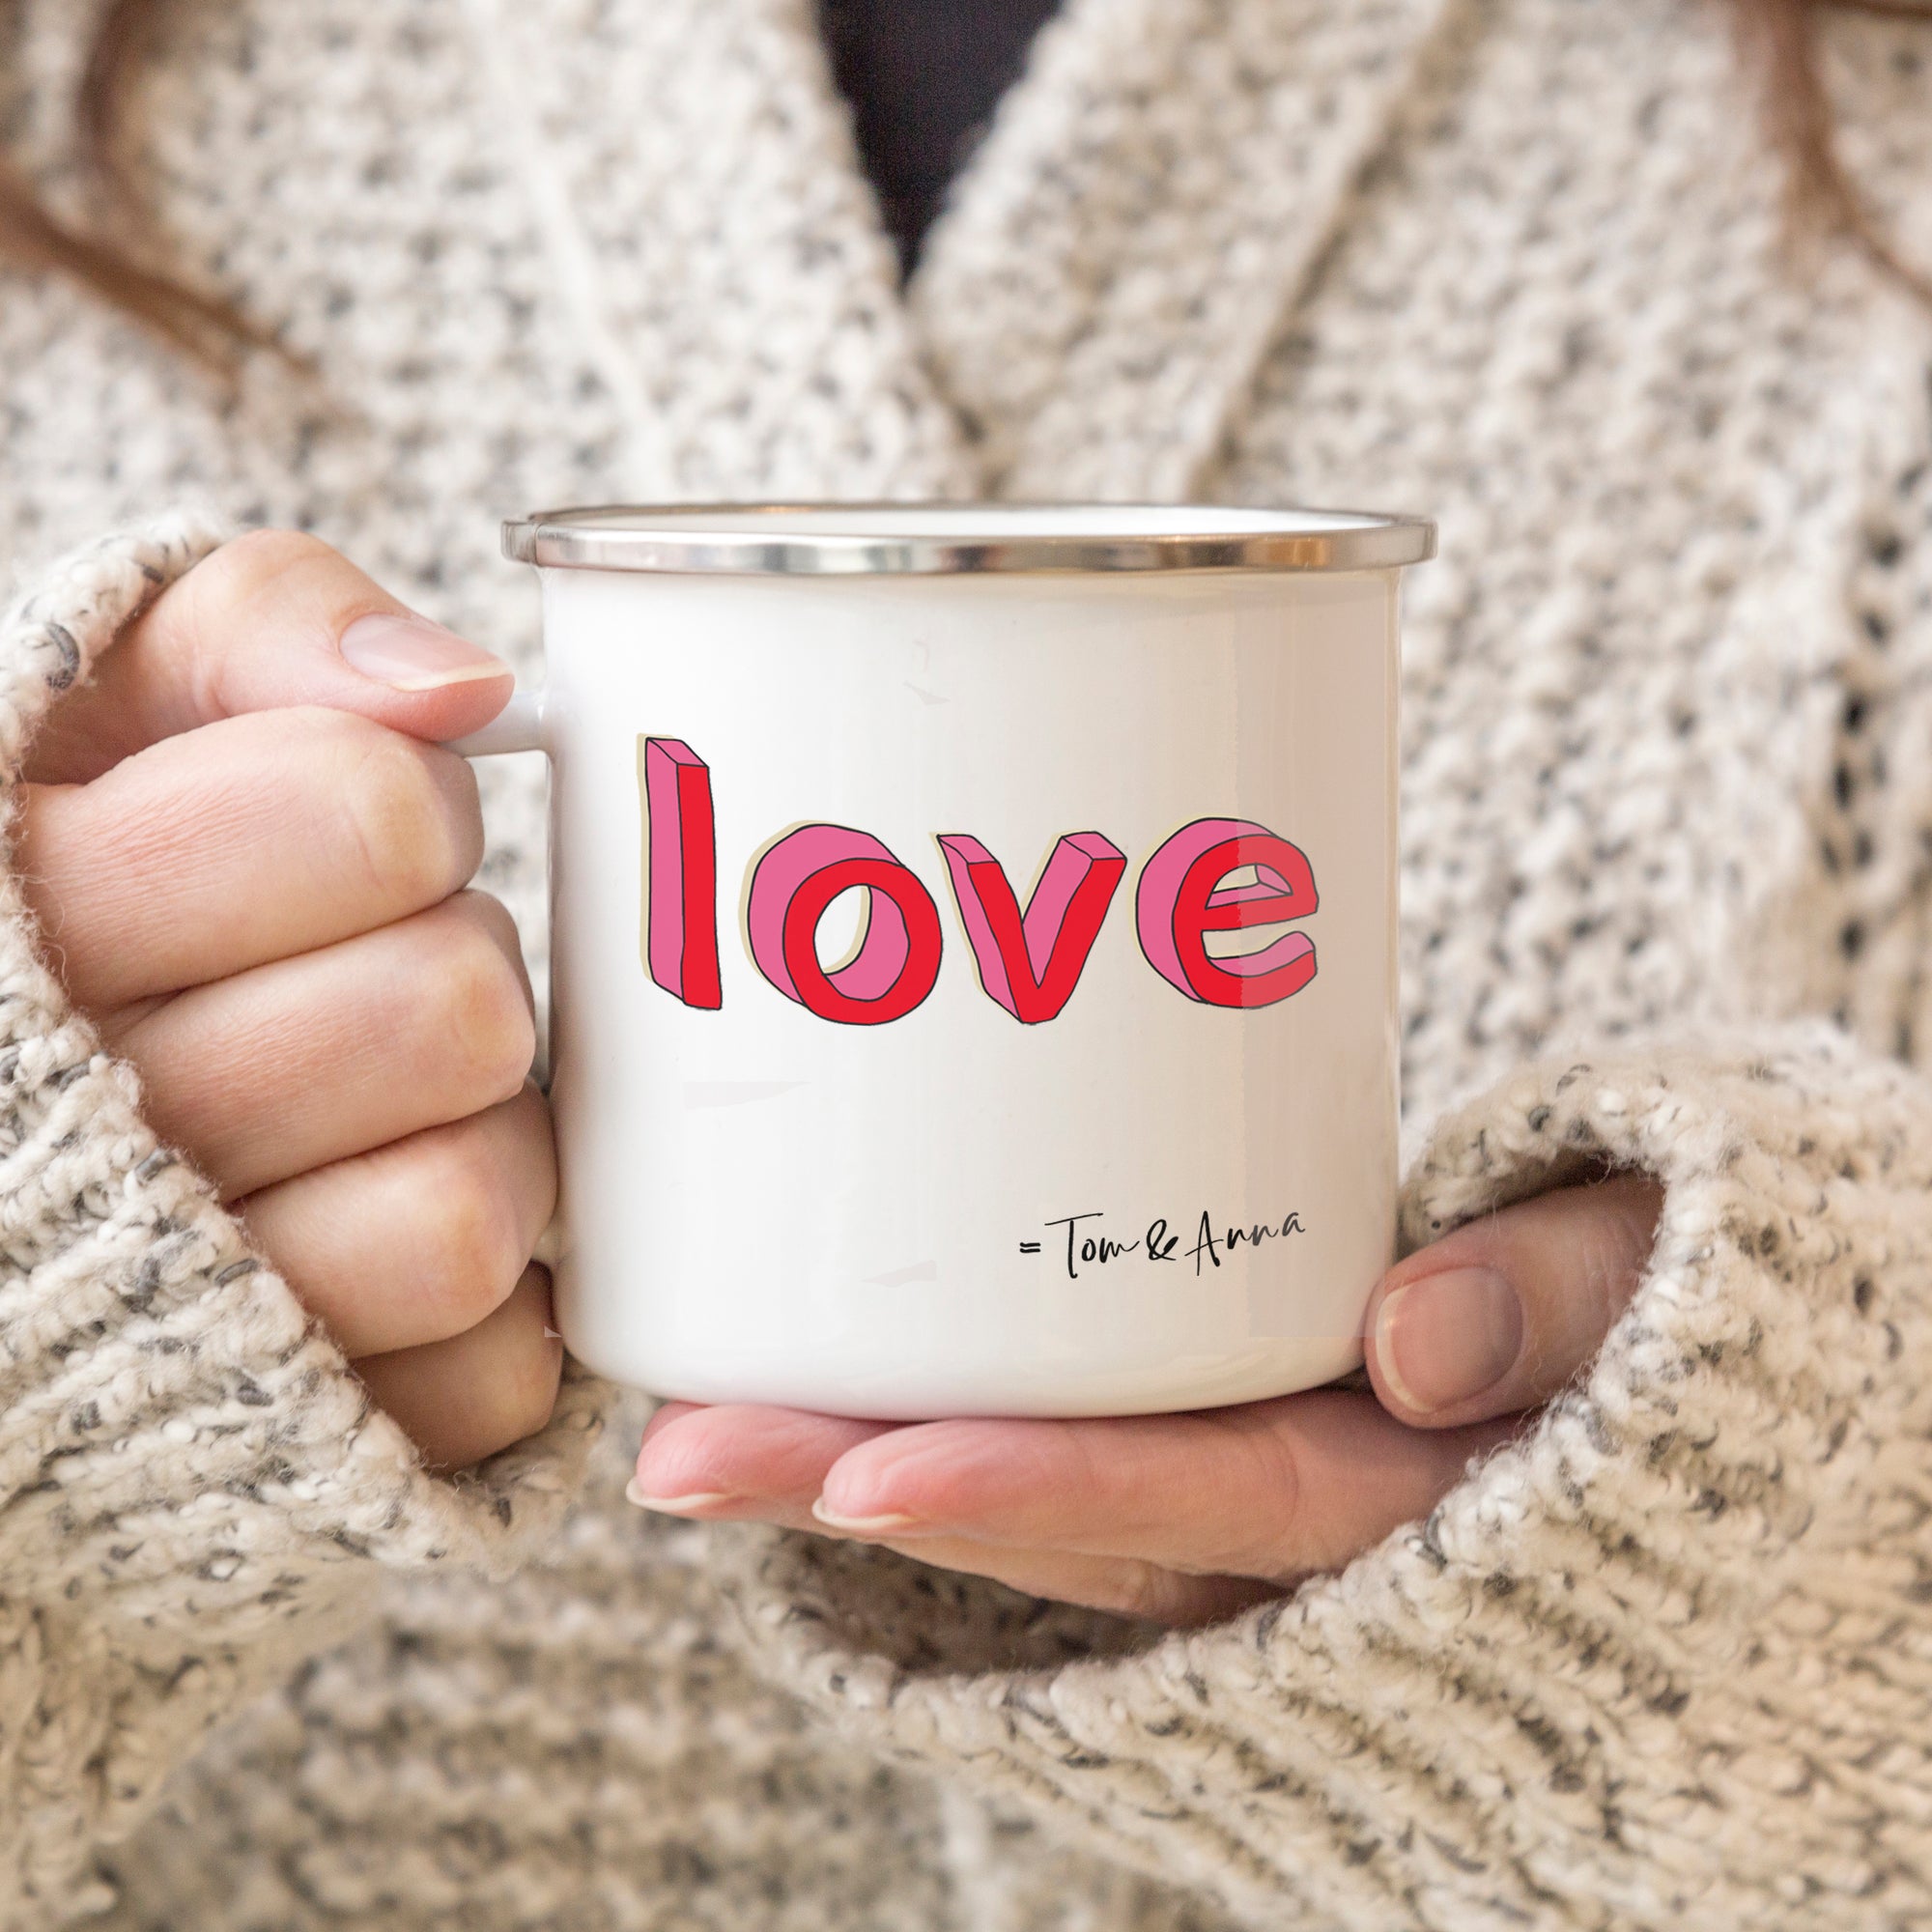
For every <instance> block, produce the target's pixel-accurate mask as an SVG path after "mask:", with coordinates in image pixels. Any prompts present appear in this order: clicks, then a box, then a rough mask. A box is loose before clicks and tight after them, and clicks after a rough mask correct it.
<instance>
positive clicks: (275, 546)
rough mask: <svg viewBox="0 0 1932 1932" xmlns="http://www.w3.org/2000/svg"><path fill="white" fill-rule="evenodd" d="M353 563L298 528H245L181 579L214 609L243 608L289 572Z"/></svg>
mask: <svg viewBox="0 0 1932 1932" xmlns="http://www.w3.org/2000/svg"><path fill="white" fill-rule="evenodd" d="M353 567H354V566H352V565H351V564H349V563H348V561H347V560H346V559H345V558H344V557H342V556H341V555H340V554H338V553H336V552H335V551H333V550H331V549H330V548H329V547H328V545H327V544H326V543H324V542H323V541H322V539H321V538H320V537H313V536H310V535H308V534H307V533H306V532H305V531H302V530H284V529H266V530H248V531H246V532H244V533H243V534H242V535H241V536H239V537H233V538H231V539H230V540H229V541H228V542H227V543H225V544H223V545H222V546H221V547H220V548H219V549H218V550H215V551H213V552H212V553H211V554H209V555H208V556H207V557H206V558H204V559H203V561H202V562H201V563H200V564H199V565H197V566H196V568H195V569H194V571H193V572H192V573H190V576H189V578H188V579H187V580H186V581H188V582H193V583H194V585H195V589H196V592H197V594H198V595H200V596H203V597H206V598H208V599H210V600H212V602H213V605H214V607H215V609H216V610H227V609H232V608H240V607H244V606H246V605H248V604H250V603H252V602H253V601H254V600H255V598H256V597H258V596H260V595H261V593H262V592H263V591H265V590H267V589H269V588H270V586H272V585H274V584H277V583H280V582H283V581H284V580H286V579H287V578H289V577H290V576H291V575H292V574H293V573H297V572H308V571H312V570H315V569H317V568H322V569H328V570H334V569H343V570H348V569H352V568H353Z"/></svg>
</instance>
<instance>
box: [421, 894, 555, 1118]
mask: <svg viewBox="0 0 1932 1932" xmlns="http://www.w3.org/2000/svg"><path fill="white" fill-rule="evenodd" d="M466 896H467V895H466ZM440 926H441V930H442V933H443V939H442V944H441V948H440V951H441V954H442V956H441V957H440V959H439V960H437V961H436V962H435V970H436V983H437V986H438V990H439V997H440V1001H441V1004H442V1009H443V1017H444V1023H445V1026H446V1028H447V1031H448V1036H449V1041H450V1046H451V1050H452V1052H453V1054H454V1056H455V1060H456V1064H457V1065H460V1066H461V1067H462V1068H463V1069H464V1070H465V1071H466V1072H467V1074H468V1075H469V1079H470V1081H471V1083H472V1084H473V1086H474V1088H475V1090H476V1096H477V1103H478V1104H479V1105H494V1104H495V1103H496V1102H497V1101H499V1100H508V1099H510V1098H512V1097H513V1096H514V1095H516V1094H519V1093H521V1092H522V1091H523V1084H524V1078H525V1076H526V1074H527V1073H528V1072H529V1070H530V1063H531V1062H532V1061H533V1060H534V1059H535V1058H536V1023H535V1021H534V1020H533V1019H532V1018H531V1016H530V1008H529V1002H528V1000H527V999H526V997H525V994H524V981H523V975H522V973H521V972H520V971H519V970H518V968H517V966H516V964H515V963H514V955H513V954H511V953H507V952H505V951H504V950H503V948H502V946H501V945H500V944H499V943H498V941H497V939H496V938H495V937H494V936H493V935H492V934H491V933H490V932H489V931H488V930H487V928H486V927H485V926H484V925H483V924H482V923H480V922H479V921H477V920H476V919H475V918H474V917H473V916H466V915H465V913H464V911H463V910H461V909H453V910H452V913H451V915H450V916H449V917H447V918H445V919H443V920H442V921H441V922H440Z"/></svg>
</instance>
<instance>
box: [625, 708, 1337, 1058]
mask: <svg viewBox="0 0 1932 1932" xmlns="http://www.w3.org/2000/svg"><path fill="white" fill-rule="evenodd" d="M638 781H639V792H640V794H641V798H642V805H643V810H644V817H645V831H644V840H643V845H644V851H645V855H646V862H645V863H646V876H645V892H644V906H645V914H644V935H643V949H642V950H643V960H644V967H645V970H646V971H647V972H648V973H649V975H650V977H651V979H652V980H653V981H654V982H655V983H656V984H657V985H659V986H662V987H663V988H664V990H665V991H666V992H668V993H669V994H670V995H671V996H672V997H673V998H674V999H677V1000H681V1001H682V1002H683V1003H684V1004H685V1005H686V1006H688V1007H695V1008H698V1009H705V1010H716V1009H719V1008H721V1007H722V1006H723V1005H724V989H723V983H722V980H721V978H720V975H719V965H718V854H717V816H716V810H715V807H714V804H713V800H712V793H711V769H710V767H709V766H708V765H707V764H705V762H704V761H703V759H701V758H700V757H699V756H698V755H697V754H696V753H695V752H694V751H693V750H692V749H691V747H690V746H689V745H687V744H686V743H685V742H684V741H683V740H682V739H681V738H651V737H641V736H640V737H639V740H638ZM937 842H938V845H939V849H940V852H941V854H942V855H943V856H944V858H945V861H946V869H947V875H948V879H949V881H950V883H951V885H952V897H953V903H954V904H955V905H956V907H957V908H958V912H959V921H960V924H961V925H962V926H963V927H964V929H965V933H966V940H967V944H968V947H969V948H970V950H971V951H972V953H973V959H974V964H975V966H976V967H977V968H978V971H979V977H980V986H981V987H982V989H983V990H984V991H985V993H986V995H987V997H988V998H989V999H991V1000H993V1001H994V1002H996V1003H997V1004H998V1005H999V1006H1001V1007H1004V1008H1005V1009H1006V1010H1007V1011H1008V1012H1009V1013H1010V1014H1011V1015H1012V1016H1013V1018H1014V1019H1016V1020H1018V1021H1019V1022H1020V1023H1021V1024H1022V1025H1025V1026H1037V1025H1039V1024H1041V1023H1042V1022H1044V1021H1046V1020H1050V1019H1052V1018H1054V1017H1055V1016H1056V1015H1057V1014H1058V1013H1060V1012H1061V1010H1062V1009H1064V1008H1065V1005H1066V1003H1067V1001H1068V1000H1069V999H1071V998H1072V996H1073V992H1074V989H1075V987H1076V986H1078V984H1079V983H1080V976H1081V974H1082V973H1083V972H1084V971H1085V969H1086V965H1087V960H1088V958H1089V956H1090V955H1091V953H1092V952H1093V950H1094V941H1095V940H1096V939H1098V937H1099V935H1100V928H1101V926H1102V925H1103V924H1104V923H1106V918H1107V912H1108V909H1109V908H1110V906H1111V905H1112V903H1113V898H1114V893H1115V889H1116V888H1117V887H1118V886H1119V885H1120V882H1121V879H1122V875H1123V874H1124V872H1125V871H1126V865H1127V861H1126V855H1125V854H1124V853H1123V852H1122V850H1121V849H1120V847H1119V846H1117V845H1116V844H1114V843H1113V841H1112V840H1111V839H1109V838H1107V837H1106V836H1105V835H1104V834H1103V833H1099V832H1071V833H1066V834H1064V835H1063V836H1062V837H1061V838H1059V839H1058V840H1057V841H1056V843H1055V845H1054V848H1053V851H1052V853H1051V855H1050V856H1049V857H1048V859H1047V862H1046V866H1045V868H1044V869H1043V870H1042V871H1041V873H1040V875H1039V880H1038V883H1037V885H1036V886H1035V887H1034V890H1033V894H1032V896H1031V897H1030V898H1029V899H1028V901H1027V904H1026V908H1025V910H1024V911H1022V910H1021V908H1020V904H1019V899H1018V895H1016V894H1015V893H1014V891H1013V888H1012V883H1011V881H1010V880H1009V878H1008V876H1007V872H1006V868H1005V867H1003V866H1002V865H1001V864H1000V862H999V860H997V859H996V858H995V857H994V856H993V854H992V853H991V852H989V851H988V850H987V849H986V847H985V846H984V845H983V844H981V843H980V840H979V839H978V838H974V837H972V836H971V834H969V833H963V832H952V833H941V834H939V835H937ZM855 890H857V891H860V892H863V893H864V895H865V901H866V909H865V916H864V923H863V924H862V926H861V928H860V934H859V938H858V941H857V944H856V946H855V948H854V950H853V951H852V952H851V955H850V956H849V957H848V958H847V959H846V960H845V961H844V962H843V963H842V964H840V965H838V966H837V967H834V968H832V969H830V970H828V969H827V968H826V967H825V966H824V964H823V963H822V962H821V960H820V959H819V956H818V926H819V922H820V921H821V920H822V919H823V918H824V916H825V914H826V912H827V910H828V909H829V908H830V906H831V905H832V902H833V901H834V900H835V899H836V898H838V896H839V895H841V894H844V893H848V892H852V891H855ZM1320 903H1321V900H1320V895H1318V893H1317V891H1316V887H1315V872H1314V868H1313V867H1311V866H1310V864H1309V862H1308V857H1307V854H1306V853H1304V852H1303V851H1302V850H1301V848H1300V847H1299V846H1298V845H1294V844H1293V843H1291V842H1290V841H1289V840H1288V839H1286V838H1280V837H1279V836H1278V835H1276V834H1275V833H1272V832H1270V831H1269V830H1268V829H1267V828H1266V827H1265V826H1263V825H1257V824H1254V823H1253V822H1251V821H1250V820H1247V819H1240V818H1197V819H1195V820H1193V821H1192V822H1191V823H1189V824H1187V825H1183V826H1182V827H1181V828H1180V830H1179V832H1177V833H1175V834H1174V835H1173V836H1172V837H1171V838H1168V839H1166V840H1165V841H1164V842H1163V843H1162V844H1161V845H1160V847H1159V849H1158V850H1156V851H1155V852H1154V853H1153V855H1152V856H1151V858H1150V859H1149V860H1148V862H1147V864H1146V865H1145V866H1144V867H1142V868H1141V875H1140V881H1139V884H1138V887H1137V888H1136V891H1135V895H1134V925H1135V932H1136V935H1137V937H1138V938H1139V941H1140V948H1141V952H1142V953H1143V955H1144V956H1145V957H1146V959H1147V961H1148V963H1149V965H1151V967H1152V968H1153V970H1154V971H1155V972H1156V973H1157V974H1159V975H1160V977H1161V978H1162V979H1163V980H1166V981H1167V982H1168V984H1169V985H1171V986H1173V987H1174V988H1175V989H1176V991H1178V992H1179V993H1181V994H1183V995H1184V996H1185V997H1186V998H1188V999H1190V1000H1193V1001H1196V1002H1198V1003H1199V1004H1201V1005H1204V1006H1210V1007H1226V1008H1234V1009H1250V1008H1256V1007H1270V1006H1276V1005H1278V1004H1279V1003H1280V1002H1281V1001H1283V1000H1286V999H1290V998H1292V997H1293V995H1294V994H1296V993H1298V992H1300V991H1301V989H1302V988H1303V987H1304V986H1306V985H1307V984H1308V983H1309V981H1310V980H1313V979H1314V978H1315V964H1316V961H1315V942H1314V941H1313V940H1312V939H1310V938H1309V936H1308V935H1307V933H1305V932H1299V931H1296V932H1286V933H1283V934H1282V935H1281V936H1280V937H1278V938H1276V939H1274V940H1271V941H1270V942H1269V943H1268V944H1266V945H1265V946H1263V947H1261V948H1259V949H1258V950H1257V951H1255V952H1247V953H1238V954H1222V955H1216V954H1214V953H1210V952H1208V943H1207V942H1208V934H1209V933H1230V932H1235V931H1238V930H1242V929H1244V928H1247V927H1252V926H1266V925H1281V924H1285V923H1288V922H1290V921H1299V920H1303V919H1307V918H1308V917H1309V916H1310V915H1311V914H1313V913H1314V912H1315V911H1316V910H1317V908H1318V907H1319V905H1320ZM746 927H747V937H748V939H749V942H750V948H751V953H752V959H753V964H754V965H755V966H756V967H757V969H758V971H759V972H760V973H761V974H762V975H763V976H764V978H765V979H766V980H769V981H770V983H771V984H772V985H773V986H775V987H776V988H777V989H778V991H779V992H781V993H782V994H783V995H784V997H785V998H786V999H788V1000H790V1001H792V1002H794V1003H795V1004H796V1005H798V1006H801V1007H804V1008H805V1009H807V1011H809V1012H812V1013H815V1014H817V1015H818V1017H819V1018H821V1019H827V1020H832V1021H834V1022H836V1023H838V1024H839V1025H842V1026H883V1025H886V1024H888V1023H890V1022H891V1021H893V1020H896V1019H902V1018H904V1016H905V1015H906V1014H907V1013H909V1012H911V1011H912V1010H913V1009H914V1008H916V1007H918V1006H919V1005H920V1004H921V1003H922V1002H923V1001H924V999H925V998H926V996H927V995H928V994H929V993H930V992H931V991H932V989H933V987H934V985H936V984H937V983H938V980H939V967H940V960H941V956H942V954H943V952H944V951H945V942H944V935H943V932H942V929H941V924H940V918H939V909H938V907H937V906H936V905H935V904H934V903H933V898H932V895H931V894H930V893H929V892H927V890H926V889H925V886H924V884H923V882H922V881H921V879H920V877H919V875H918V874H917V873H916V872H914V871H913V870H912V869H911V867H908V866H905V865H903V864H902V863H901V862H900V861H899V860H898V859H897V858H896V857H895V855H894V854H893V853H892V851H891V850H889V849H888V847H887V846H886V845H885V844H884V843H883V842H882V841H881V840H879V839H878V838H874V837H873V836H872V835H871V834H870V833H868V832H861V831H858V830H856V829H854V828H853V827H851V826H847V825H826V824H812V825H804V826H800V827H799V828H798V829H797V830H795V831H792V832H789V833H786V834H785V835H784V836H783V837H782V838H779V839H778V840H776V842H774V843H773V844H772V845H771V846H769V847H768V848H767V849H766V850H765V851H764V852H763V853H762V855H760V857H759V858H758V860H757V863H756V866H755V867H754V868H753V873H752V884H751V891H750V893H749V895H748V900H747V915H746Z"/></svg>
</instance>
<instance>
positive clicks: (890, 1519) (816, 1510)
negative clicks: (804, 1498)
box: [811, 1496, 928, 1536]
mask: <svg viewBox="0 0 1932 1932" xmlns="http://www.w3.org/2000/svg"><path fill="white" fill-rule="evenodd" d="M811 1513H812V1515H813V1516H815V1517H816V1518H817V1519H818V1520H819V1521H820V1522H822V1523H823V1524H824V1525H825V1526H826V1528H827V1529H842V1530H843V1531H844V1532H845V1534H846V1535H847V1536H904V1535H906V1534H907V1533H908V1532H910V1531H914V1530H922V1529H925V1528H927V1527H928V1525H927V1524H925V1523H923V1522H921V1521H920V1520H919V1519H918V1518H917V1517H913V1516H840V1515H839V1514H838V1511H837V1510H829V1509H827V1508H826V1507H825V1498H824V1497H823V1496H820V1497H819V1499H818V1500H817V1501H816V1502H815V1503H813V1504H812V1506H811Z"/></svg>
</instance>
